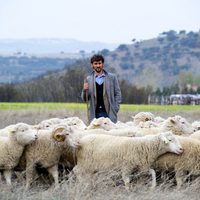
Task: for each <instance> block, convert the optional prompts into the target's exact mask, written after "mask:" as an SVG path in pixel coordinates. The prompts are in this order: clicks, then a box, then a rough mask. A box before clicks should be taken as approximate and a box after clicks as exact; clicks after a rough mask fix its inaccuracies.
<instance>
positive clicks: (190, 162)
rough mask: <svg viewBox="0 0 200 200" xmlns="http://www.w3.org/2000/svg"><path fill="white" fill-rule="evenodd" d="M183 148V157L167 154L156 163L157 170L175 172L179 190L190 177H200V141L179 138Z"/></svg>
mask: <svg viewBox="0 0 200 200" xmlns="http://www.w3.org/2000/svg"><path fill="white" fill-rule="evenodd" d="M177 138H178V140H179V141H180V143H181V146H182V147H183V150H184V151H183V153H182V154H181V155H178V156H177V155H175V154H171V153H166V154H164V155H162V156H160V157H159V158H158V160H157V161H156V162H155V168H157V169H159V170H162V171H163V170H173V171H175V175H176V182H177V188H180V187H181V185H182V184H183V183H184V180H185V179H186V178H187V173H188V172H189V174H190V175H200V159H199V158H200V141H199V140H196V139H193V138H190V137H183V136H177Z"/></svg>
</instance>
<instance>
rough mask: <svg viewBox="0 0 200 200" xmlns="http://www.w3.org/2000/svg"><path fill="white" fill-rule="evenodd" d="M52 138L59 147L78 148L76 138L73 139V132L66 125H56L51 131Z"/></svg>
mask: <svg viewBox="0 0 200 200" xmlns="http://www.w3.org/2000/svg"><path fill="white" fill-rule="evenodd" d="M52 138H53V140H54V141H55V142H57V143H59V145H63V146H66V147H67V146H71V147H73V148H78V147H79V141H78V138H76V137H75V135H74V132H73V130H72V129H71V128H70V127H69V126H67V125H63V124H62V125H57V126H56V127H55V128H54V129H53V131H52Z"/></svg>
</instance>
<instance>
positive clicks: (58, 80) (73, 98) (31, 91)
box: [0, 63, 200, 104]
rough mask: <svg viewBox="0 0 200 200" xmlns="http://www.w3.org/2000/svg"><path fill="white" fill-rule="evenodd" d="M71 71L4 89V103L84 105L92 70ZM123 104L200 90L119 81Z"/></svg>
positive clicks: (1, 91)
mask: <svg viewBox="0 0 200 200" xmlns="http://www.w3.org/2000/svg"><path fill="white" fill-rule="evenodd" d="M79 64H80V66H81V67H76V68H74V67H72V68H67V69H66V70H65V71H64V72H62V73H61V72H60V73H49V74H47V75H45V76H43V77H39V78H37V79H35V80H32V81H31V82H26V83H23V84H22V83H21V84H2V85H0V101H1V102H82V99H81V90H82V87H83V82H84V79H85V77H86V74H88V73H89V71H90V67H89V66H85V67H82V66H83V65H82V64H81V63H79ZM119 83H120V88H121V91H122V103H124V104H147V103H148V98H149V96H157V97H161V96H169V95H171V94H179V93H190V94H195V93H200V87H198V88H195V90H194V89H193V88H192V87H188V84H187V85H185V87H180V85H179V83H176V84H173V85H171V86H169V87H164V88H162V89H160V88H157V89H156V90H155V89H153V88H152V87H151V86H149V85H148V86H146V87H137V86H135V85H132V84H131V83H129V82H128V81H126V80H119Z"/></svg>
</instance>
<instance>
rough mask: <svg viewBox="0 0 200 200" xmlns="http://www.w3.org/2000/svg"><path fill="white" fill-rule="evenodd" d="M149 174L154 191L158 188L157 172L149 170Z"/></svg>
mask: <svg viewBox="0 0 200 200" xmlns="http://www.w3.org/2000/svg"><path fill="white" fill-rule="evenodd" d="M149 173H150V175H151V177H152V185H151V189H154V188H155V187H156V172H155V170H154V169H149Z"/></svg>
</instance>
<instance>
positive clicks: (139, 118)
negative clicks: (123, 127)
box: [132, 112, 154, 125]
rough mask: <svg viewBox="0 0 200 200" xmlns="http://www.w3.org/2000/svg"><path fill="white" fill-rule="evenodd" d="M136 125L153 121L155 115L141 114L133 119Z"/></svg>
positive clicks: (149, 113)
mask: <svg viewBox="0 0 200 200" xmlns="http://www.w3.org/2000/svg"><path fill="white" fill-rule="evenodd" d="M132 118H133V122H134V124H135V125H138V124H139V123H140V122H146V121H152V120H153V119H154V115H153V114H152V113H151V112H139V113H137V114H136V115H135V116H133V117H132Z"/></svg>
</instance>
